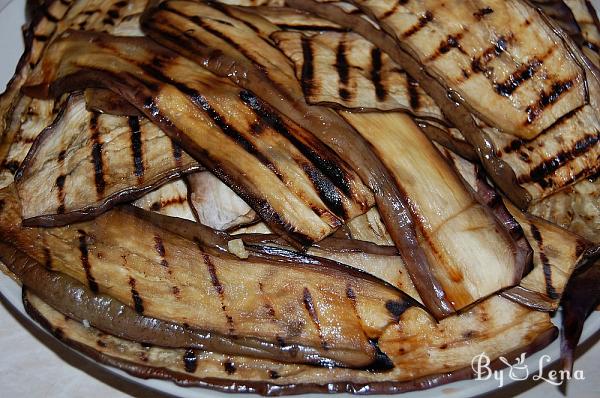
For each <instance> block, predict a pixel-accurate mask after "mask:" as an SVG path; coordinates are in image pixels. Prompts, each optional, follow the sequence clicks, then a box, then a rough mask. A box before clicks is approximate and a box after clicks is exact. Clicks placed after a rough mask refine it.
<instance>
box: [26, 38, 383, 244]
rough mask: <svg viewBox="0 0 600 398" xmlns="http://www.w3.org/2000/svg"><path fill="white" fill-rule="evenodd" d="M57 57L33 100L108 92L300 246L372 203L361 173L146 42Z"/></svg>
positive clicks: (110, 42)
mask: <svg viewBox="0 0 600 398" xmlns="http://www.w3.org/2000/svg"><path fill="white" fill-rule="evenodd" d="M93 43H95V44H93ZM53 50H55V51H53V52H51V53H49V54H48V56H47V57H46V58H45V61H44V64H43V65H42V66H41V67H40V68H39V69H38V70H37V73H36V74H35V76H32V77H31V81H30V83H31V85H32V86H31V87H29V88H28V91H29V92H31V93H36V94H40V95H47V94H48V91H47V90H50V93H52V94H57V93H58V92H59V91H64V90H69V89H73V88H74V87H73V85H75V86H88V87H89V86H96V85H99V84H101V85H106V86H110V87H108V88H110V89H112V90H113V91H116V92H120V93H121V94H123V95H124V97H125V98H126V99H127V100H128V101H129V102H131V103H132V104H134V105H136V106H137V107H138V109H140V110H142V111H143V112H144V114H146V116H148V117H149V118H150V119H151V120H152V121H154V122H155V123H157V125H158V126H160V127H161V128H162V129H163V130H164V131H165V132H166V133H167V134H169V136H170V137H171V138H173V139H174V141H175V142H177V143H178V144H180V145H181V147H182V148H183V149H184V150H185V151H186V152H187V153H189V154H190V155H192V156H194V157H195V158H196V159H198V160H200V161H201V162H202V163H203V165H205V166H207V167H208V168H209V169H210V170H211V171H213V172H214V173H215V174H216V175H217V176H218V177H219V178H221V179H222V180H224V181H225V182H226V183H227V184H228V185H229V186H230V187H231V188H232V189H234V190H235V191H236V192H237V193H238V194H239V195H240V196H241V197H242V198H243V199H245V200H246V202H247V203H249V204H250V205H251V206H252V207H253V208H254V209H255V210H256V211H257V212H258V213H259V214H260V215H261V216H262V218H263V219H264V220H265V221H266V222H267V223H268V224H269V225H270V226H271V227H272V228H274V229H276V230H278V231H279V232H280V233H282V234H284V235H287V236H288V237H289V238H290V239H291V240H295V241H297V242H298V243H299V244H307V243H310V242H313V241H318V240H320V239H322V238H323V237H324V236H326V235H328V234H330V233H331V232H332V231H333V230H335V229H336V228H337V227H338V226H339V225H341V223H342V221H343V220H347V219H351V218H353V217H355V216H357V215H359V214H362V213H364V212H366V211H367V210H368V208H369V207H370V206H371V204H372V200H373V199H372V194H371V193H370V191H369V190H368V189H367V188H366V187H365V186H364V185H363V184H362V182H361V181H360V179H359V178H358V177H357V176H356V174H355V173H354V172H353V171H352V170H351V169H350V168H349V167H348V166H347V165H346V163H345V162H344V161H343V160H342V159H341V158H340V157H338V156H337V155H336V154H335V153H333V152H332V151H331V150H329V149H328V148H327V147H326V146H324V145H323V144H322V143H320V142H319V141H318V140H316V138H314V137H313V136H312V135H311V134H310V133H309V132H307V131H306V130H304V129H302V128H300V127H299V126H297V125H295V124H294V123H293V122H291V121H290V120H289V119H287V118H285V117H284V116H280V115H278V114H277V113H276V112H274V111H273V110H272V109H271V108H270V107H269V106H268V105H267V104H265V103H264V102H262V101H261V100H260V99H259V98H257V97H256V96H254V95H253V94H252V93H250V92H249V91H246V90H243V89H239V88H238V87H237V86H234V85H233V84H232V83H231V82H230V81H229V80H226V79H220V78H219V77H217V76H215V75H212V74H211V73H210V72H208V71H206V70H204V69H201V68H198V66H197V65H196V64H194V63H192V62H190V61H188V60H186V59H185V58H182V57H179V56H177V55H175V54H174V53H172V52H170V51H169V50H167V49H165V48H163V47H160V46H157V45H156V44H155V43H153V42H152V41H150V40H148V39H145V38H126V37H119V38H117V37H111V36H108V35H103V34H89V33H83V32H69V33H68V34H67V35H66V36H65V37H63V38H62V39H61V40H58V41H56V42H55V43H54V46H53ZM116 59H118V61H117V62H114V61H115V60H116ZM103 61H104V62H103ZM172 76H178V79H179V80H177V81H176V80H172ZM38 83H39V85H38ZM35 85H38V88H39V90H38V89H36V88H35V87H33V86H35ZM68 86H70V87H68ZM44 91H45V92H44ZM150 98H152V100H150ZM149 101H152V104H150V103H149ZM250 170H252V172H250Z"/></svg>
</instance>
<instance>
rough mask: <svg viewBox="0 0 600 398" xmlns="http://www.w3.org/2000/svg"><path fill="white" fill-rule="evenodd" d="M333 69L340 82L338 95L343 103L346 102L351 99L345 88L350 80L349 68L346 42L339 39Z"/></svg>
mask: <svg viewBox="0 0 600 398" xmlns="http://www.w3.org/2000/svg"><path fill="white" fill-rule="evenodd" d="M334 67H335V69H336V70H337V73H338V76H339V80H340V87H339V88H338V93H339V95H340V97H341V98H342V99H343V100H344V101H348V100H349V99H350V98H351V97H352V93H351V92H350V91H348V89H347V88H346V86H347V85H348V82H349V80H350V66H349V65H348V59H347V58H346V42H345V40H344V39H341V40H340V42H339V43H338V46H337V49H336V52H335V65H334Z"/></svg>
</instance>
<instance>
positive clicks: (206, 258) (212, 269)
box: [202, 254, 235, 335]
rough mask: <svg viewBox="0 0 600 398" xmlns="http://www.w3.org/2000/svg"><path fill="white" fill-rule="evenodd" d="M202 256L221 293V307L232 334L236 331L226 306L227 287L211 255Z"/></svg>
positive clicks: (214, 283)
mask: <svg viewBox="0 0 600 398" xmlns="http://www.w3.org/2000/svg"><path fill="white" fill-rule="evenodd" d="M202 258H203V260H204V264H206V268H207V269H208V274H209V275H210V281H211V283H212V285H213V287H214V288H215V290H216V291H217V293H218V294H219V299H220V300H221V309H222V310H223V314H224V315H225V318H226V319H227V324H228V325H229V334H230V335H232V334H233V333H234V332H235V326H234V324H233V318H232V317H231V316H230V315H229V314H228V313H227V307H226V306H225V289H224V288H223V285H222V284H221V281H220V280H219V277H218V275H217V270H216V269H215V265H214V264H213V262H212V261H211V259H210V257H209V256H208V255H207V254H203V255H202Z"/></svg>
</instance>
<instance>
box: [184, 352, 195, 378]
mask: <svg viewBox="0 0 600 398" xmlns="http://www.w3.org/2000/svg"><path fill="white" fill-rule="evenodd" d="M183 367H184V369H185V371H186V372H188V373H196V369H198V356H197V355H196V351H194V350H193V349H189V350H186V351H185V353H184V354H183Z"/></svg>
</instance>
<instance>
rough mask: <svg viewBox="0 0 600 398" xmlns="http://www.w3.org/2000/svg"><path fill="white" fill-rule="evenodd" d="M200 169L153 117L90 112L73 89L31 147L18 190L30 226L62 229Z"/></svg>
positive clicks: (24, 217)
mask: <svg viewBox="0 0 600 398" xmlns="http://www.w3.org/2000/svg"><path fill="white" fill-rule="evenodd" d="M199 169H201V167H200V165H199V164H198V163H197V162H196V161H195V160H194V159H192V158H191V157H190V156H189V155H187V154H185V153H183V152H182V151H181V149H180V148H179V147H178V146H176V145H175V144H174V143H173V142H172V141H171V140H170V139H169V137H167V136H166V135H165V134H164V133H163V132H162V131H161V130H160V129H159V128H158V127H156V126H155V125H153V124H152V123H149V122H148V120H147V119H145V118H140V117H136V116H130V117H119V116H111V115H102V114H98V113H93V112H88V111H87V110H86V104H85V100H84V97H83V95H81V94H75V95H73V96H72V97H71V98H70V100H69V101H68V102H67V103H66V105H65V109H64V110H63V111H62V113H61V115H60V116H59V117H58V118H57V120H56V121H55V122H54V123H53V124H52V125H51V126H49V127H48V128H47V129H46V130H45V131H44V132H43V133H42V134H40V135H39V137H38V138H37V140H36V141H35V143H34V144H33V147H32V149H31V151H30V152H29V154H28V155H27V158H26V159H25V161H24V162H23V165H22V167H21V168H20V170H19V171H18V172H17V175H16V187H17V191H18V192H19V196H20V197H21V203H22V211H23V214H22V216H23V219H24V225H28V226H46V227H47V226H59V225H66V224H70V223H73V222H76V221H81V220H86V219H90V218H93V217H95V216H97V215H99V214H101V213H103V212H104V211H106V210H108V209H110V208H111V207H112V206H114V205H115V204H117V203H120V202H127V201H131V200H132V199H136V198H138V197H140V196H141V195H143V194H144V193H145V192H147V191H150V190H153V189H155V188H156V187H157V186H160V185H162V184H164V183H165V182H167V181H169V180H172V179H174V178H177V177H179V176H181V175H182V174H184V173H189V172H192V171H195V170H199ZM51 182H53V183H51Z"/></svg>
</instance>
